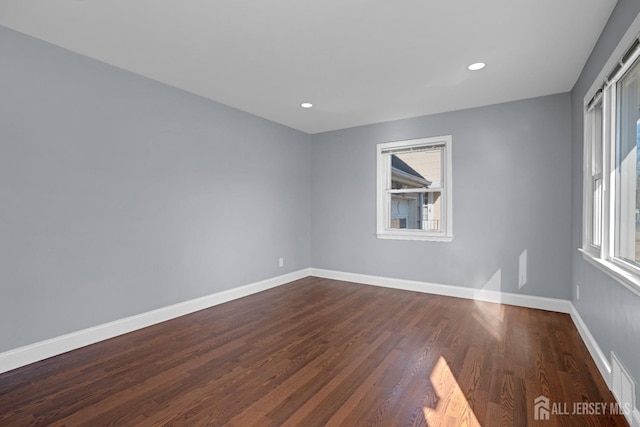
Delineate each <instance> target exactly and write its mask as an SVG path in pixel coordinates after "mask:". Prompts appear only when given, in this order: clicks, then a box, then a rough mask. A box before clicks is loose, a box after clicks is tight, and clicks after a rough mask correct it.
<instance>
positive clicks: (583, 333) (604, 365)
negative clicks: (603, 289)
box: [569, 304, 611, 390]
mask: <svg viewBox="0 0 640 427" xmlns="http://www.w3.org/2000/svg"><path fill="white" fill-rule="evenodd" d="M569 314H570V315H571V319H572V320H573V323H574V324H575V325H576V329H577V330H578V333H579V334H580V337H581V338H582V341H584V344H585V345H586V346H587V349H588V350H589V353H590V354H591V357H592V358H593V361H594V362H596V366H597V367H598V370H599V371H600V374H601V375H602V378H604V380H605V382H606V383H607V387H609V390H611V364H610V363H609V360H608V359H607V356H606V355H605V354H604V352H603V351H602V349H601V348H600V346H599V345H598V342H597V341H596V339H595V338H594V337H593V335H591V332H590V331H589V328H587V325H586V323H584V320H582V317H581V316H580V313H578V310H577V309H576V308H575V306H574V305H573V304H571V313H569Z"/></svg>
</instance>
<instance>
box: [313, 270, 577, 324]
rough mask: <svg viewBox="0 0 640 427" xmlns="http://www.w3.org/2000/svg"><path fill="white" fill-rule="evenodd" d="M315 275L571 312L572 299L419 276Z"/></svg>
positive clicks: (325, 272) (329, 272) (317, 272)
mask: <svg viewBox="0 0 640 427" xmlns="http://www.w3.org/2000/svg"><path fill="white" fill-rule="evenodd" d="M311 275H313V276H317V277H323V278H326V279H334V280H342V281H346V282H356V283H363V284H365V285H373V286H382V287H385V288H392V289H402V290H406V291H414V292H423V293H428V294H436V295H445V296H450V297H456V298H465V299H472V300H476V301H486V302H494V303H499V304H509V305H517V306H520V307H528V308H537V309H541V310H549V311H557V312H559V313H567V314H568V313H571V307H572V304H571V301H569V300H563V299H557V298H546V297H538V296H531V295H520V294H512V293H507V292H498V291H494V290H488V289H477V288H466V287H462V286H452V285H442V284H437V283H429V282H419V281H415V280H403V279H394V278H390V277H381V276H371V275H367V274H357V273H346V272H343V271H334V270H323V269H319V268H311Z"/></svg>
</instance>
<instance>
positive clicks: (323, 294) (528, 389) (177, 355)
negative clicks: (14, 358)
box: [0, 277, 627, 427]
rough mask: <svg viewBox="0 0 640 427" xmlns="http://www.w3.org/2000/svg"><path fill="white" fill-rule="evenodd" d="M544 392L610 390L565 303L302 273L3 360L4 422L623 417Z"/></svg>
mask: <svg viewBox="0 0 640 427" xmlns="http://www.w3.org/2000/svg"><path fill="white" fill-rule="evenodd" d="M540 395H544V396H546V397H547V398H549V399H550V401H551V404H554V403H557V404H560V405H566V408H567V412H572V408H573V402H606V403H607V405H609V404H610V403H612V402H613V397H612V395H611V393H610V392H609V391H608V389H607V387H606V385H605V383H604V381H603V379H602V378H601V377H600V376H599V374H598V371H597V369H596V367H595V365H594V363H593V360H592V359H591V358H590V356H589V353H588V351H587V349H586V347H585V345H584V344H583V342H582V341H581V340H580V337H579V335H578V333H577V331H576V329H575V327H574V325H573V323H572V321H571V319H570V317H569V316H568V315H565V314H559V313H552V312H547V311H541V310H532V309H526V308H520V307H513V306H505V305H499V304H490V303H482V302H474V301H470V300H464V299H456V298H449V297H442V296H435V295H428V294H420V293H416V292H408V291H400V290H393V289H385V288H378V287H372V286H365V285H359V284H353V283H346V282H338V281H333V280H327V279H319V278H313V277H309V278H306V279H302V280H299V281H296V282H292V283H289V284H287V285H284V286H281V287H278V288H275V289H271V290H268V291H265V292H262V293H259V294H255V295H252V296H249V297H246V298H242V299H239V300H236V301H232V302H229V303H226V304H222V305H219V306H216V307H212V308H210V309H207V310H203V311H200V312H197V313H194V314H191V315H188V316H184V317H181V318H178V319H174V320H171V321H169V322H165V323H162V324H159V325H155V326H152V327H149V328H146V329H142V330H139V331H136V332H133V333H130V334H127V335H123V336H120V337H117V338H114V339H111V340H108V341H104V342H101V343H98V344H94V345H92V346H89V347H85V348H82V349H79V350H76V351H73V352H69V353H66V354H63V355H60V356H57V357H54V358H51V359H48V360H45V361H42V362H38V363H35V364H32V365H29V366H26V367H23V368H20V369H16V370H14V371H11V372H7V373H5V374H1V375H0V425H2V426H23V425H56V426H57V425H67V426H84V425H86V426H102V425H113V426H126V425H141V426H146V425H188V426H200V425H211V426H221V425H229V426H243V427H244V426H254V425H255V426H305V427H306V426H376V425H377V426H430V427H435V426H441V425H442V426H460V425H469V426H478V425H482V426H527V425H540V426H548V427H552V426H573V425H580V426H600V425H602V426H624V425H627V424H626V422H625V420H624V418H623V417H622V416H620V415H615V416H614V415H611V414H609V413H607V414H606V415H571V414H568V415H561V414H558V413H553V414H551V415H550V417H549V420H548V421H537V420H535V419H534V399H535V398H536V397H538V396H540ZM559 407H561V408H562V406H559ZM556 408H557V407H556ZM550 409H552V408H550ZM607 409H608V408H607ZM556 412H557V411H556Z"/></svg>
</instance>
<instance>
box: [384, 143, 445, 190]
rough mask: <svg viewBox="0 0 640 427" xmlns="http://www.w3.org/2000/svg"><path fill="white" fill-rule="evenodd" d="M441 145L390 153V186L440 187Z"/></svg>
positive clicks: (441, 172) (442, 148)
mask: <svg viewBox="0 0 640 427" xmlns="http://www.w3.org/2000/svg"><path fill="white" fill-rule="evenodd" d="M443 152H444V147H443V146H434V147H422V148H421V149H419V150H412V151H405V152H398V153H394V154H391V188H392V189H403V188H440V187H442V186H443V185H442V184H443V183H442V176H443V170H442V161H443Z"/></svg>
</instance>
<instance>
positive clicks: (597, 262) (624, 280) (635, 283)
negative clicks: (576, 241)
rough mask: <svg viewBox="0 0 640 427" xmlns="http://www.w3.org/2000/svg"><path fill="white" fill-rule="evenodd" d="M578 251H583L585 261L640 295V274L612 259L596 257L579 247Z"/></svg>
mask: <svg viewBox="0 0 640 427" xmlns="http://www.w3.org/2000/svg"><path fill="white" fill-rule="evenodd" d="M578 251H579V252H581V253H582V258H584V259H585V261H587V262H589V263H590V264H591V265H593V266H595V267H596V268H598V269H599V270H600V271H602V272H603V273H605V274H606V275H608V276H609V277H611V278H613V279H615V280H617V281H618V282H620V283H621V284H623V285H624V286H625V287H626V288H627V289H629V290H630V291H632V292H634V293H635V294H636V295H640V277H639V276H637V275H635V274H633V273H631V272H629V271H627V270H625V269H624V268H622V267H620V266H618V265H616V264H614V263H613V262H611V261H607V260H604V259H601V258H597V257H594V256H593V255H591V254H590V253H589V252H587V251H586V250H584V249H580V248H579V249H578Z"/></svg>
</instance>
